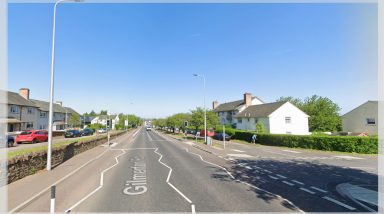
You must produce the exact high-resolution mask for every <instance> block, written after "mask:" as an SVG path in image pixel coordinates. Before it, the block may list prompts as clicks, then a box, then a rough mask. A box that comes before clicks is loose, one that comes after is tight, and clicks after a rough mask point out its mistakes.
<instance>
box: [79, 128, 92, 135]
mask: <svg viewBox="0 0 384 214" xmlns="http://www.w3.org/2000/svg"><path fill="white" fill-rule="evenodd" d="M89 135H93V130H92V129H88V128H86V129H83V131H81V136H89Z"/></svg>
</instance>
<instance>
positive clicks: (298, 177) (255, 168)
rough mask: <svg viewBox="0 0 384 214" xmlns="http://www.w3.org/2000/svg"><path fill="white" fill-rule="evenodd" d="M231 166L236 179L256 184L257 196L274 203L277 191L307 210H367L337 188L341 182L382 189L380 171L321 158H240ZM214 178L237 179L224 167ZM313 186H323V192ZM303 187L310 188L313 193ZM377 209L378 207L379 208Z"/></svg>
mask: <svg viewBox="0 0 384 214" xmlns="http://www.w3.org/2000/svg"><path fill="white" fill-rule="evenodd" d="M230 165H231V167H230V168H229V169H228V171H230V172H231V174H232V175H233V176H234V177H235V180H238V181H236V182H240V181H242V182H246V183H247V184H249V185H253V186H254V187H256V188H254V187H251V186H249V185H248V186H249V191H252V192H254V193H255V195H256V197H257V198H259V199H262V200H264V201H265V202H267V203H270V202H271V201H272V200H276V199H278V198H279V197H278V196H276V195H275V194H277V195H280V196H281V197H283V198H285V199H287V200H289V201H290V202H292V203H293V204H295V205H296V206H297V207H299V208H300V209H301V210H303V211H305V212H351V211H359V212H367V210H366V209H364V208H363V207H362V206H360V205H359V204H357V203H355V202H353V201H352V200H350V199H349V198H347V197H344V196H343V195H342V194H340V192H339V191H337V189H336V186H337V185H338V184H341V183H350V184H354V185H359V186H362V187H364V188H368V189H371V190H374V191H376V192H377V191H378V176H377V174H374V173H370V172H366V171H363V170H360V169H355V168H347V167H340V166H335V165H329V164H324V163H320V162H318V161H312V162H309V161H304V160H299V161H297V160H296V161H293V160H275V159H259V160H250V159H236V160H235V161H234V162H233V163H230ZM212 178H214V179H219V180H221V181H227V182H233V181H234V180H233V179H232V178H231V177H230V176H228V175H224V174H223V170H220V169H217V170H216V173H215V174H213V175H212ZM296 181H297V182H296ZM284 182H287V183H284ZM313 187H315V188H318V189H320V191H319V190H316V189H314V188H313ZM257 188H259V189H257ZM300 188H302V189H306V190H310V192H313V194H312V193H308V192H306V191H303V190H302V189H300ZM263 190H266V191H268V192H270V193H273V194H270V193H268V192H266V191H263ZM321 190H324V191H326V192H322V191H321ZM325 196H327V197H330V198H333V199H336V200H337V201H340V202H342V203H344V204H347V205H349V206H351V207H354V208H356V210H349V209H347V208H345V207H343V206H340V205H338V204H336V203H332V202H330V201H328V200H325V199H323V198H322V197H325ZM282 205H283V206H284V207H286V208H289V209H291V210H293V211H294V210H296V209H295V207H294V206H292V204H290V203H288V201H282ZM374 209H376V210H377V207H375V208H374Z"/></svg>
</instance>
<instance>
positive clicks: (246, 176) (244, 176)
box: [241, 174, 249, 178]
mask: <svg viewBox="0 0 384 214" xmlns="http://www.w3.org/2000/svg"><path fill="white" fill-rule="evenodd" d="M241 177H243V178H249V176H248V175H244V174H243V175H241Z"/></svg>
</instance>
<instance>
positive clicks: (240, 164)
mask: <svg viewBox="0 0 384 214" xmlns="http://www.w3.org/2000/svg"><path fill="white" fill-rule="evenodd" d="M238 165H239V166H246V165H247V163H239V164H238Z"/></svg>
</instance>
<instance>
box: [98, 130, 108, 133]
mask: <svg viewBox="0 0 384 214" xmlns="http://www.w3.org/2000/svg"><path fill="white" fill-rule="evenodd" d="M97 132H98V133H107V130H106V129H99V130H97Z"/></svg>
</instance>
